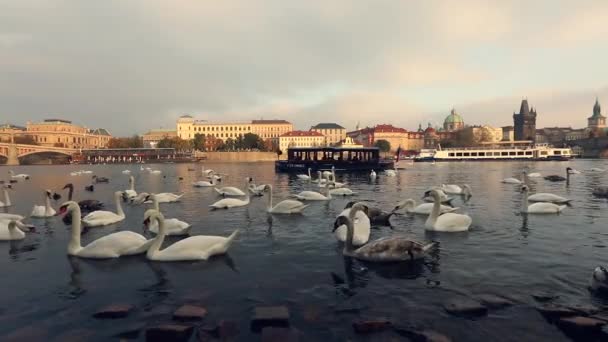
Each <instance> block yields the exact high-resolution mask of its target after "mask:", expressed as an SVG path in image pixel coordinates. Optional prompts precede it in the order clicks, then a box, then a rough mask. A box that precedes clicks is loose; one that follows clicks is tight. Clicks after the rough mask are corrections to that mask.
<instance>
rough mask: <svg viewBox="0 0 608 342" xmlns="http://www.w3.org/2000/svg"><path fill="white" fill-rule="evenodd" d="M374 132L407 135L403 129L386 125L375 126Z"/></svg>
mask: <svg viewBox="0 0 608 342" xmlns="http://www.w3.org/2000/svg"><path fill="white" fill-rule="evenodd" d="M374 131H375V132H391V133H407V130H406V129H405V128H399V127H395V126H393V125H387V124H383V125H376V127H374Z"/></svg>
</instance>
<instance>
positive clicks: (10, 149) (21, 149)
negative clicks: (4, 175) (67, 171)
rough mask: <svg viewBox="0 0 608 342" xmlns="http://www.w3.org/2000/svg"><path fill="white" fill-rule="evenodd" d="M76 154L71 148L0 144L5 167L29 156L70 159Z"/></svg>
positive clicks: (17, 163) (18, 162)
mask: <svg viewBox="0 0 608 342" xmlns="http://www.w3.org/2000/svg"><path fill="white" fill-rule="evenodd" d="M76 152H78V150H77V149H73V148H63V147H50V146H40V145H24V144H12V143H6V142H0V159H4V158H6V165H19V164H20V163H21V161H22V160H23V159H24V158H25V157H27V156H31V155H37V154H51V155H64V156H68V157H72V155H73V154H75V153H76Z"/></svg>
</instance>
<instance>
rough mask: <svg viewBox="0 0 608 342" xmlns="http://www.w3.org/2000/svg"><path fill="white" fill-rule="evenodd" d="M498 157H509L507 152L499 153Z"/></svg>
mask: <svg viewBox="0 0 608 342" xmlns="http://www.w3.org/2000/svg"><path fill="white" fill-rule="evenodd" d="M500 155H501V156H508V155H509V152H500Z"/></svg>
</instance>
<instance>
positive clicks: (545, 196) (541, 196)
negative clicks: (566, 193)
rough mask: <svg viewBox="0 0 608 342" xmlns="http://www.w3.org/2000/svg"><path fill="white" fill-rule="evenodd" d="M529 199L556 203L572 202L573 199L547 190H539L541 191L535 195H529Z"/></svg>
mask: <svg viewBox="0 0 608 342" xmlns="http://www.w3.org/2000/svg"><path fill="white" fill-rule="evenodd" d="M528 201H530V202H548V203H556V204H565V203H569V202H571V201H572V200H571V199H567V198H564V197H562V196H558V195H554V194H550V193H546V192H539V193H536V194H534V195H530V196H528Z"/></svg>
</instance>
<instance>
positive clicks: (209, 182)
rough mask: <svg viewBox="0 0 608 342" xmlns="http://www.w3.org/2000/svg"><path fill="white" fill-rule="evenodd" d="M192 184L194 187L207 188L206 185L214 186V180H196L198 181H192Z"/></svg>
mask: <svg viewBox="0 0 608 342" xmlns="http://www.w3.org/2000/svg"><path fill="white" fill-rule="evenodd" d="M192 186H193V187H195V188H208V187H212V186H215V182H214V180H213V179H212V180H211V181H198V182H194V183H192Z"/></svg>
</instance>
